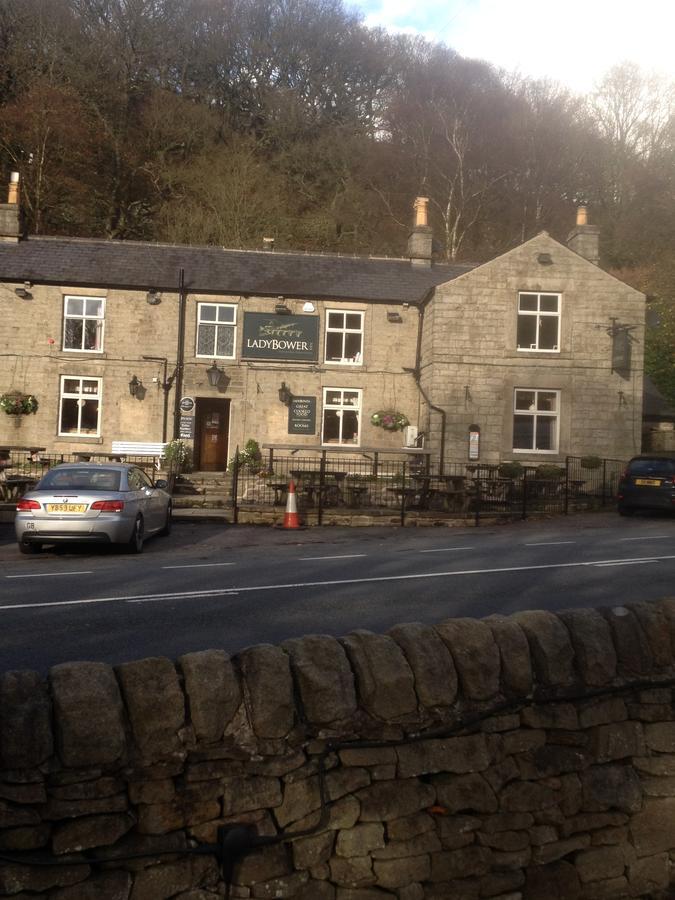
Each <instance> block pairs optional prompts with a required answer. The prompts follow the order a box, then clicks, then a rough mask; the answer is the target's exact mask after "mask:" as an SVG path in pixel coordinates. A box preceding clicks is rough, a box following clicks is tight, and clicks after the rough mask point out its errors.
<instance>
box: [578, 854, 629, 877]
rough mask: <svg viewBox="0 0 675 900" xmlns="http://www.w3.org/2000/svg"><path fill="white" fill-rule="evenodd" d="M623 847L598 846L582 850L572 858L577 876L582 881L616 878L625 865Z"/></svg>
mask: <svg viewBox="0 0 675 900" xmlns="http://www.w3.org/2000/svg"><path fill="white" fill-rule="evenodd" d="M626 849H627V848H625V847H598V848H591V849H588V850H582V852H581V853H577V855H576V856H575V858H574V865H575V866H576V869H577V872H578V873H579V878H580V879H581V880H582V881H583V882H587V881H603V880H605V879H608V878H618V877H619V876H620V875H623V874H624V869H625V867H626V862H627V859H626Z"/></svg>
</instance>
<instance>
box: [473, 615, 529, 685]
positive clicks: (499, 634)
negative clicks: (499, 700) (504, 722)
mask: <svg viewBox="0 0 675 900" xmlns="http://www.w3.org/2000/svg"><path fill="white" fill-rule="evenodd" d="M483 621H484V622H485V624H486V625H489V627H490V628H491V629H492V636H493V638H494V640H495V643H496V644H497V647H498V648H499V656H500V660H501V673H502V689H503V691H504V693H505V694H506V695H507V696H515V697H527V695H528V694H529V693H530V691H531V690H532V661H531V659H530V647H529V644H528V642H527V638H526V637H525V632H524V631H523V629H522V628H521V627H520V625H519V624H518V623H517V622H515V621H514V620H513V619H512V618H511V617H510V616H498V615H495V616H488V618H487V619H484V620H483Z"/></svg>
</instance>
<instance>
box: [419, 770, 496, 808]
mask: <svg viewBox="0 0 675 900" xmlns="http://www.w3.org/2000/svg"><path fill="white" fill-rule="evenodd" d="M432 784H433V785H434V787H435V788H436V795H437V803H438V804H439V805H440V806H444V807H445V808H446V809H447V810H448V812H449V813H451V814H454V813H458V812H474V813H494V812H497V809H498V806H499V804H498V802H497V797H496V795H495V792H494V791H493V790H492V788H491V787H490V785H489V784H488V783H487V781H486V780H485V778H483V776H482V775H479V774H477V773H476V774H470V775H437V776H435V777H434V778H432Z"/></svg>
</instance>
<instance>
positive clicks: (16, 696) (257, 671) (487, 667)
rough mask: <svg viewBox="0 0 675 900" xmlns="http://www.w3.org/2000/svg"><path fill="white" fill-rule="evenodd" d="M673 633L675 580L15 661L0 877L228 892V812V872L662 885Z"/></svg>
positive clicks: (442, 887)
mask: <svg viewBox="0 0 675 900" xmlns="http://www.w3.org/2000/svg"><path fill="white" fill-rule="evenodd" d="M674 652H675V600H673V599H671V600H664V601H662V602H660V603H650V604H646V603H645V604H636V605H634V606H631V607H630V608H615V609H605V610H599V611H598V610H584V609H580V610H573V611H568V612H563V613H560V614H558V615H554V614H552V613H548V612H523V613H519V614H517V615H513V616H510V617H503V616H493V617H490V618H487V619H484V620H472V619H456V620H452V619H451V620H448V621H445V622H442V623H440V624H439V625H437V626H435V627H431V626H428V625H421V624H408V625H399V626H397V627H395V628H393V629H391V631H389V632H388V634H386V635H378V634H373V633H370V632H365V631H356V632H353V633H352V634H349V635H348V636H347V637H345V638H343V639H340V640H338V639H335V638H332V637H327V636H316V635H315V636H308V637H303V638H299V639H294V640H289V641H287V642H285V643H284V644H283V645H281V646H272V645H260V646H255V647H251V648H248V649H246V650H244V651H242V652H241V653H239V654H238V655H237V656H235V657H234V658H230V657H228V655H227V654H226V653H224V652H223V651H220V650H207V651H203V652H196V653H190V654H188V655H186V656H183V657H181V658H180V659H179V660H178V661H177V663H176V664H174V663H173V662H171V661H170V660H168V659H164V658H155V659H145V660H140V661H138V662H130V663H125V664H123V665H120V666H118V667H117V668H114V669H113V668H111V667H110V666H107V665H104V664H101V663H86V662H79V663H67V664H62V665H58V666H55V667H54V668H52V669H51V670H50V672H49V675H48V678H47V679H46V680H43V679H42V678H41V677H40V676H39V675H38V674H36V673H32V672H8V673H5V674H3V675H2V676H1V677H0V896H3V897H13V898H14V900H28V898H29V897H31V898H33V897H46V898H48V900H90V898H92V900H93V898H101V900H155V898H157V900H161V898H177V900H178V898H180V900H210V898H213V900H215V898H216V897H222V896H223V895H224V894H225V888H224V883H223V879H222V876H221V874H220V872H219V869H218V866H217V864H216V861H215V858H214V857H213V856H211V855H197V854H192V855H191V854H188V853H186V852H184V851H186V850H189V849H190V848H193V849H194V848H204V845H205V844H209V843H212V842H215V841H216V840H217V836H218V829H219V827H221V826H227V825H230V826H231V825H232V824H233V823H239V824H240V825H241V824H245V825H248V826H253V828H252V832H253V831H255V833H256V834H258V835H262V836H266V837H268V838H271V839H272V841H273V842H272V843H270V844H269V845H267V846H265V847H262V848H258V849H256V850H255V851H254V852H252V853H251V854H250V855H247V856H245V857H244V858H243V860H241V861H240V862H239V863H238V864H237V865H236V866H235V867H234V875H233V886H232V891H231V897H233V898H271V897H281V898H284V897H285V898H297V900H441V898H442V900H447V898H470V900H478V898H501V900H507V898H508V900H518V898H527V900H542V898H546V897H558V898H563V900H565V898H579V900H598V898H610V897H614V898H625V897H651V898H657V897H659V896H662V894H661V892H663V891H665V890H666V889H667V888H668V885H669V884H670V883H671V881H673V874H672V873H673V861H674V860H675V830H674V829H673V822H674V821H675V706H674V703H673V684H674V678H673V676H674V673H675V668H674V658H675V657H674ZM241 833H242V832H241V831H239V832H238V834H241ZM27 851H31V852H32V857H31V858H32V860H33V862H35V861H38V860H39V861H42V862H43V863H49V865H41V866H37V865H31V864H30V863H29V861H28V860H26V858H25V856H22V854H25V853H26V852H27ZM167 852H168V853H169V854H170V855H168V856H167V855H162V854H165V853H167ZM94 858H95V859H94ZM228 858H231V856H229V855H228ZM57 859H58V860H60V861H61V862H62V863H64V864H63V865H55V864H54V863H55V861H56V860H57ZM663 896H665V895H663Z"/></svg>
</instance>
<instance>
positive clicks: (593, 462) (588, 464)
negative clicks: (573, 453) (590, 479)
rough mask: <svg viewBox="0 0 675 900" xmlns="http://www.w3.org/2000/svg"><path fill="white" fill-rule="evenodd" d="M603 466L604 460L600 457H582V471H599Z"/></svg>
mask: <svg viewBox="0 0 675 900" xmlns="http://www.w3.org/2000/svg"><path fill="white" fill-rule="evenodd" d="M601 465H602V460H601V459H600V457H599V456H582V457H581V468H582V469H599V468H600V466H601Z"/></svg>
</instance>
